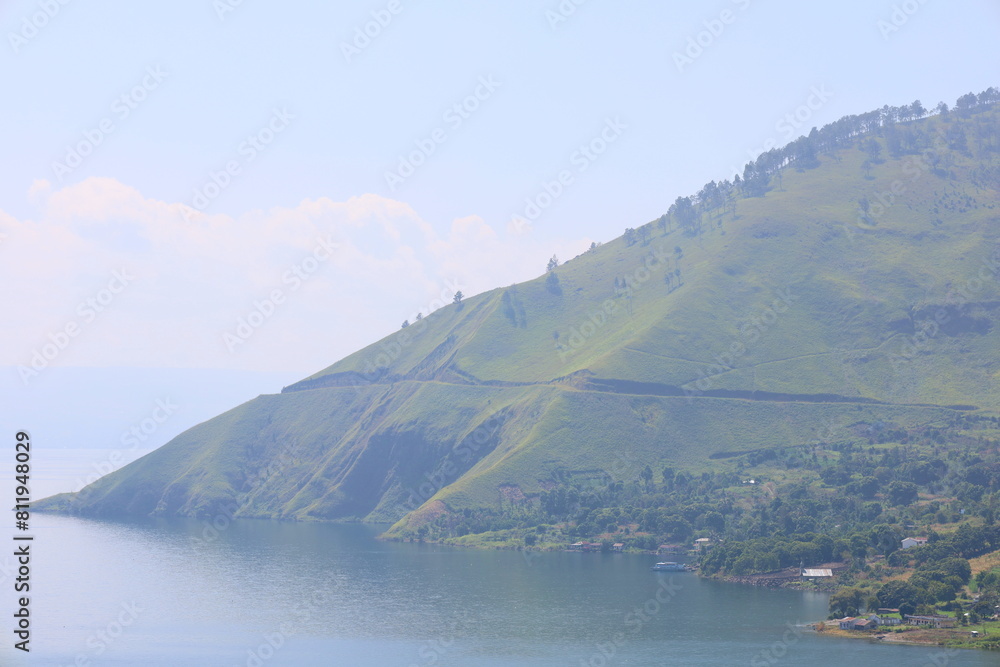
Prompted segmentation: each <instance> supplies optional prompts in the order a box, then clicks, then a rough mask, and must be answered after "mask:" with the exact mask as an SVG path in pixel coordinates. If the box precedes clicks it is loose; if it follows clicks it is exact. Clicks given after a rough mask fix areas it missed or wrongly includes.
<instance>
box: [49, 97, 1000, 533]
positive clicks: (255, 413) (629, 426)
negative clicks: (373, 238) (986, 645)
mask: <svg viewBox="0 0 1000 667" xmlns="http://www.w3.org/2000/svg"><path fill="white" fill-rule="evenodd" d="M900 125H901V127H902V128H903V130H898V131H900V132H902V131H904V130H905V131H907V132H911V133H916V134H917V135H918V137H923V139H922V140H919V141H918V140H914V141H912V142H908V143H912V144H913V145H914V146H918V145H919V146H920V147H919V149H918V148H914V149H912V150H904V149H901V148H900V147H899V146H896V145H895V144H894V142H893V140H892V139H891V136H890V135H891V132H890V131H889V129H888V128H885V129H884V130H883V131H881V134H879V133H877V132H876V133H872V132H869V133H868V134H865V135H861V136H858V137H856V138H854V139H852V140H851V141H846V142H842V144H841V145H837V146H835V147H833V148H830V149H829V150H825V151H823V152H822V153H821V154H819V155H816V156H813V159H811V160H809V161H808V162H807V161H805V160H799V161H798V162H792V163H791V166H785V167H783V168H782V169H779V170H775V171H774V172H773V173H772V174H771V175H770V176H769V178H768V182H769V188H765V189H763V190H758V191H752V190H751V188H750V182H749V181H747V182H746V184H745V185H743V186H740V187H735V186H734V187H733V188H732V190H731V193H730V197H729V199H728V200H727V201H726V202H723V203H718V204H717V205H714V206H710V205H708V204H707V203H705V204H703V205H700V207H699V209H698V212H697V217H696V218H692V217H690V216H688V217H686V218H685V217H684V216H683V215H681V214H680V213H678V214H676V215H675V214H673V213H671V214H670V215H667V216H664V218H662V219H661V221H654V222H652V223H649V224H647V225H643V226H640V227H639V228H638V229H636V230H629V231H628V233H627V234H626V235H625V236H623V237H620V238H617V239H615V240H613V241H611V242H608V243H606V244H603V245H600V246H595V247H594V248H592V249H591V250H590V251H588V252H586V253H584V254H583V255H581V256H579V257H577V258H575V259H573V260H571V261H569V262H567V263H566V264H564V265H562V266H559V267H557V268H556V269H555V270H554V271H552V272H551V273H548V274H546V275H543V276H541V277H539V278H537V279H535V280H532V281H528V282H525V283H521V284H518V285H512V286H509V287H504V288H499V289H495V290H492V291H490V292H487V293H484V294H480V295H478V296H476V297H472V298H469V299H466V300H465V301H463V302H462V303H461V304H457V305H450V306H447V307H445V308H442V309H440V310H438V311H437V312H435V313H432V314H431V315H429V316H427V317H425V318H423V319H422V320H420V321H418V322H417V323H415V324H413V325H411V326H409V327H407V328H405V329H402V330H400V331H398V332H396V333H394V334H393V335H391V336H389V337H387V338H385V339H384V340H382V341H379V342H377V343H374V344H373V345H371V346H369V347H367V348H364V349H362V350H359V351H358V352H356V353H355V354H353V355H350V356H348V357H346V358H345V359H343V360H341V361H339V362H337V363H335V364H334V365H332V366H330V367H329V368H327V369H325V370H323V371H320V372H319V373H316V374H315V375H312V376H310V377H308V378H305V379H304V380H302V381H301V382H298V383H296V384H294V385H292V386H290V387H286V388H285V390H284V391H283V392H282V393H281V394H279V395H272V396H261V397H259V398H257V399H255V400H253V401H250V402H249V403H246V404H245V405H242V406H240V407H238V408H236V409H234V410H232V411H230V412H227V413H225V414H224V415H220V416H219V417H217V418H215V419H213V420H211V421H209V422H206V423H204V424H201V425H199V426H197V427H195V428H193V429H191V430H189V431H187V432H185V433H184V434H182V435H180V436H178V437H177V438H176V439H174V440H173V441H171V442H170V443H168V444H167V445H165V446H164V447H162V448H161V449H159V450H157V451H156V452H153V453H152V454H150V455H148V456H146V457H144V458H142V459H140V460H138V461H136V462H134V463H132V464H131V465H129V466H126V467H125V468H123V469H122V470H120V471H117V472H115V473H113V474H111V475H109V476H107V477H105V478H102V479H101V480H99V481H97V482H96V483H94V484H93V485H91V486H89V487H87V488H86V489H84V490H83V491H82V492H81V493H79V494H75V495H63V496H58V497H55V498H53V499H50V500H48V501H45V502H43V503H39V504H37V505H36V508H38V509H44V508H49V509H59V510H65V511H75V512H80V513H84V514H96V515H148V514H162V515H188V516H199V515H211V514H214V513H219V512H230V513H232V514H234V515H239V516H255V517H274V518H289V519H347V518H357V519H366V520H393V521H395V520H401V521H400V523H399V524H398V525H397V527H396V529H395V530H396V532H403V531H407V530H411V529H413V528H414V527H415V526H419V525H420V524H421V522H423V521H426V520H428V518H430V517H433V516H435V515H437V514H440V513H442V512H454V511H460V510H462V509H466V508H474V507H482V506H490V505H496V504H500V505H501V506H502V504H503V503H504V502H505V501H508V500H516V501H518V502H531V501H532V499H533V498H535V497H537V495H538V494H539V493H540V492H541V491H543V490H544V489H546V488H547V487H548V486H549V485H551V484H552V481H553V480H555V479H558V478H560V476H566V475H575V476H588V475H592V476H595V477H598V476H605V477H606V476H608V475H610V476H616V475H619V476H621V477H622V478H630V479H631V478H634V477H635V476H636V475H637V474H638V471H639V470H642V469H643V468H644V467H645V466H647V465H649V466H652V467H653V468H654V469H657V470H658V469H660V468H662V467H663V466H665V465H670V466H675V467H680V468H683V469H685V470H689V471H692V472H700V471H706V470H711V469H712V466H713V464H714V463H713V462H715V461H717V460H718V459H719V458H720V457H725V456H728V455H732V454H733V453H734V452H746V451H752V450H757V449H762V448H771V447H784V446H795V445H802V444H805V443H809V442H814V441H817V440H823V439H825V438H829V437H833V436H831V435H830V433H835V432H836V429H837V428H838V427H840V428H842V427H846V426H847V425H851V424H858V423H886V424H894V425H898V426H899V427H901V428H913V427H916V426H919V425H921V424H928V423H934V422H935V421H939V420H943V419H947V418H948V416H949V415H951V414H954V413H955V412H956V410H958V411H969V410H976V409H979V410H984V411H989V412H996V411H998V410H1000V401H998V396H1000V392H998V391H997V380H998V377H1000V360H998V354H997V352H998V351H1000V326H998V324H1000V290H998V281H997V277H998V276H1000V152H998V148H1000V146H998V142H997V137H996V134H997V133H996V130H997V128H998V126H1000V116H998V113H997V110H996V109H994V108H990V109H986V110H983V111H982V112H980V113H977V114H967V115H961V114H957V113H950V114H947V115H938V116H934V117H930V118H924V119H922V120H917V121H913V122H910V123H905V124H900ZM956 128H957V131H956ZM984 128H985V129H984ZM991 128H992V129H991ZM893 131H897V130H893ZM958 131H960V132H961V133H962V134H963V136H966V137H967V139H966V143H965V145H964V148H963V144H962V141H961V140H959V139H957V138H956V137H957V136H958V133H957V132H958ZM870 141H875V142H876V143H877V144H878V151H876V150H875V149H874V148H872V147H871V145H870V144H869V143H866V142H870ZM921 141H923V144H921ZM862 148H863V149H864V150H860V149H862ZM876 152H878V153H879V154H880V157H878V158H877V159H876V158H875V157H874V155H875V153H876ZM796 164H799V165H806V166H804V167H803V168H801V169H796V168H795V165H796ZM749 173H750V171H749V166H748V174H749ZM754 179H755V180H754V181H753V182H754V183H755V184H756V185H755V187H757V186H758V185H759V177H754ZM751 194H754V195H756V196H751ZM706 201H707V199H706ZM661 223H662V224H661ZM831 425H834V427H831ZM626 471H628V472H627V473H626Z"/></svg>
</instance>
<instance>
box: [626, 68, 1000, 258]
mask: <svg viewBox="0 0 1000 667" xmlns="http://www.w3.org/2000/svg"><path fill="white" fill-rule="evenodd" d="M998 102H1000V90H997V89H996V88H988V89H987V90H984V91H983V92H981V93H978V94H976V93H966V94H965V95H962V96H961V97H959V98H958V101H957V102H956V103H955V107H954V109H949V107H948V105H947V104H945V103H944V102H941V103H940V104H938V105H937V107H935V108H934V110H933V112H931V111H928V110H927V109H926V108H925V107H924V105H923V104H922V103H921V102H920V100H915V101H914V102H912V103H911V104H904V105H903V106H898V107H896V106H889V105H886V106H883V107H882V108H881V109H875V110H873V111H869V112H867V113H862V114H855V115H850V116H844V117H843V118H840V119H838V120H836V121H834V122H832V123H829V124H827V125H825V126H823V127H822V128H815V127H814V128H813V129H812V130H811V131H810V132H809V134H808V135H804V136H801V137H799V138H798V139H795V140H794V141H792V142H791V143H789V144H787V145H785V146H782V147H778V148H772V149H770V150H768V151H765V152H764V153H762V154H760V155H759V156H758V157H757V158H756V159H755V160H751V161H750V162H748V163H747V164H746V165H745V166H744V168H743V173H742V174H736V175H735V176H734V177H733V179H732V180H731V181H730V180H723V181H721V182H716V181H714V180H713V181H711V182H709V183H707V184H706V185H705V186H704V187H702V188H701V190H699V191H698V193H697V194H695V195H694V196H690V197H678V198H677V199H676V200H675V201H674V203H673V204H672V205H671V206H670V209H669V210H668V211H667V212H666V213H665V214H663V215H662V216H660V217H659V218H657V219H656V220H654V221H653V222H650V223H648V224H646V225H643V226H641V227H638V228H631V227H630V228H628V229H626V230H625V237H624V239H625V243H626V244H627V245H634V244H636V243H642V244H646V243H649V239H650V237H651V235H652V227H653V226H654V225H655V226H656V227H658V228H659V229H660V231H661V232H662V233H663V234H666V233H667V232H668V231H669V230H670V229H671V227H672V226H673V227H674V228H677V229H680V230H682V231H683V232H685V233H686V234H688V235H691V236H695V235H698V234H701V233H702V231H703V227H702V223H703V218H704V216H705V215H706V214H709V213H711V212H713V211H718V212H719V213H720V215H721V214H724V213H726V212H728V213H730V214H731V215H732V216H733V217H735V216H736V201H737V199H738V197H763V196H764V195H765V194H766V193H767V192H768V191H769V190H770V189H771V179H772V178H773V177H775V176H777V177H779V178H780V175H781V171H782V170H783V169H786V168H789V167H794V168H796V169H798V170H805V169H813V168H815V167H818V166H819V164H820V162H819V156H820V155H831V154H833V153H834V152H835V151H837V150H839V149H842V148H846V147H849V146H851V145H853V144H855V143H857V145H858V148H859V149H861V150H862V151H864V152H866V153H867V154H868V156H869V158H868V160H866V161H865V165H864V167H863V168H864V169H866V170H870V169H871V165H873V164H878V163H879V162H880V161H882V157H881V156H882V151H883V145H882V142H880V141H879V140H878V138H877V137H881V138H882V139H883V140H884V142H885V148H886V150H887V151H888V153H889V155H890V156H891V157H893V158H899V157H901V156H903V155H906V154H918V153H920V152H922V151H925V150H927V149H928V148H930V147H932V145H933V141H934V139H933V137H932V135H931V133H930V131H929V130H928V129H926V128H920V127H918V126H916V125H913V124H911V123H910V121H914V120H918V119H920V118H924V117H925V116H927V115H928V114H930V113H936V114H938V115H939V116H941V117H942V119H943V120H945V121H950V119H951V115H955V116H958V117H959V118H963V119H965V118H971V117H972V116H974V115H975V114H978V113H981V112H983V111H987V110H989V109H991V108H993V107H994V106H995V105H996V104H997V103H998ZM967 128H969V129H971V131H972V133H973V139H974V140H975V142H976V147H977V150H980V151H982V150H994V151H996V150H1000V144H998V140H997V127H996V123H994V122H974V123H971V124H969V123H963V124H954V125H951V126H950V127H948V128H946V129H945V130H944V140H945V142H946V144H947V145H948V147H949V148H950V149H951V150H955V151H958V152H961V153H968V152H969V145H968V135H967V133H966V130H967ZM938 159H940V158H939V156H936V155H935V156H932V160H933V161H935V162H936V161H937V160H938ZM932 166H933V167H934V168H938V165H936V164H935V165H932ZM720 222H721V221H720Z"/></svg>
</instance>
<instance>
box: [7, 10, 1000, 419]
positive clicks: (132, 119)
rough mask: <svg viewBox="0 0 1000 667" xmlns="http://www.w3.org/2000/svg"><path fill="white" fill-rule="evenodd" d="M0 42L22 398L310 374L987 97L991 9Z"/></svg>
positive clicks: (239, 29)
mask: <svg viewBox="0 0 1000 667" xmlns="http://www.w3.org/2000/svg"><path fill="white" fill-rule="evenodd" d="M0 28H2V33H3V36H4V40H3V41H4V43H3V44H2V45H0V83H2V90H3V91H4V92H5V94H6V95H5V103H4V104H3V105H2V107H0V120H2V122H0V132H2V134H3V143H2V151H3V162H2V174H0V176H2V178H0V234H3V237H2V238H0V279H2V294H3V304H4V315H5V322H4V326H3V328H2V329H0V354H2V359H0V365H3V366H6V367H7V370H6V373H7V376H6V378H5V380H4V381H3V385H2V386H3V391H4V392H6V394H7V396H8V398H9V397H10V396H11V393H16V395H17V396H19V397H20V399H21V400H22V401H27V402H28V404H29V405H31V404H32V401H34V400H36V399H35V398H33V396H34V395H33V394H32V393H31V392H32V391H37V389H33V386H34V385H33V383H35V382H36V381H38V380H40V376H29V377H28V378H27V380H26V381H25V379H24V378H23V377H22V375H23V372H22V373H21V374H19V373H18V369H17V367H18V366H25V367H29V366H30V364H31V360H32V358H33V356H35V355H36V353H41V354H43V355H44V353H45V352H48V353H49V354H48V355H47V356H49V357H51V359H45V363H46V364H47V365H48V368H45V369H42V370H41V372H40V373H41V374H42V375H43V374H44V373H45V372H46V371H49V370H51V367H53V366H82V367H99V368H100V367H143V368H156V367H159V368H163V367H175V368H189V369H223V370H225V369H230V370H236V369H239V370H245V371H278V372H282V373H289V374H290V375H292V376H294V375H295V374H306V373H310V372H313V371H315V370H318V369H319V368H322V367H325V366H327V365H328V364H330V363H332V362H334V361H336V360H337V359H338V358H340V357H342V356H344V355H346V354H348V353H350V352H352V351H353V350H355V349H357V348H358V347H360V346H362V345H365V344H367V343H369V342H372V341H374V340H376V339H377V338H380V337H382V336H383V335H386V334H388V333H390V332H392V331H393V330H394V329H396V328H398V326H399V324H400V322H402V320H403V319H405V318H412V316H413V315H415V314H416V313H417V312H421V311H422V312H425V313H426V312H427V311H428V310H431V309H433V308H435V307H437V306H438V305H439V304H440V303H442V302H443V301H450V298H451V294H452V293H453V292H454V291H455V290H456V289H461V290H462V291H463V292H465V293H466V294H467V295H468V294H474V293H477V292H481V291H484V290H487V289H490V288H493V287H497V286H500V285H506V284H510V283H512V282H515V281H519V280H524V279H527V278H532V277H535V276H537V275H539V274H540V273H542V272H543V270H544V267H545V261H546V259H547V258H548V257H549V256H551V255H552V254H553V253H555V254H557V255H558V256H559V257H560V259H568V258H570V257H572V256H573V255H575V254H577V253H579V252H580V251H582V250H583V249H584V248H585V247H586V246H588V245H589V244H590V242H591V241H592V240H608V239H611V238H614V237H616V236H618V235H620V234H621V232H622V230H623V229H624V228H625V227H626V226H634V225H637V224H642V223H644V222H647V221H649V220H651V219H653V218H655V217H657V216H659V215H660V214H661V213H663V212H664V211H666V209H667V208H668V206H669V205H670V203H671V202H672V201H673V199H674V198H676V197H677V196H678V195H687V194H692V193H694V192H695V191H696V190H697V189H699V188H700V187H701V185H703V184H704V183H705V182H706V181H708V180H711V179H721V178H728V177H731V176H732V174H733V173H734V171H736V170H738V169H741V168H742V165H743V164H744V163H745V162H746V161H747V160H748V159H749V158H751V157H752V156H753V155H755V154H756V153H757V152H759V151H760V150H761V149H762V148H763V147H765V146H766V145H767V142H768V141H770V142H772V143H773V144H778V145H780V144H784V143H786V142H787V141H788V140H791V139H793V138H795V137H796V136H798V135H799V134H800V133H806V132H808V130H809V129H810V128H811V127H812V126H814V125H823V124H825V123H828V122H830V121H833V120H835V119H837V118H839V117H840V116H843V115H846V114H850V113H860V112H863V111H867V110H870V109H872V108H876V107H880V106H882V105H883V104H893V105H898V104H903V103H909V102H912V101H913V100H914V99H920V100H921V101H922V102H923V103H924V105H925V106H927V107H933V106H934V105H935V104H937V102H939V101H941V100H944V101H946V102H948V103H949V104H953V103H954V101H955V99H956V98H957V97H958V96H960V95H961V94H963V93H966V92H969V91H976V92H978V91H980V90H983V89H985V88H987V87H989V86H992V85H997V84H998V83H1000V81H998V80H997V79H996V76H997V70H996V65H997V62H998V55H1000V43H998V41H997V39H996V35H997V31H998V28H1000V5H998V3H996V2H995V1H994V0H965V1H963V2H957V3H954V2H953V3H945V2H943V1H941V0H922V1H918V0H909V1H908V2H894V1H891V0H886V1H884V2H880V1H872V0H863V1H862V0H842V1H841V2H837V3H806V2H801V1H792V0H782V1H778V0H772V1H771V2H763V1H761V0H717V1H714V2H699V3H694V2H688V3H679V2H653V1H648V2H646V1H638V0H636V1H626V2H614V3H612V2H609V1H607V0H563V2H559V1H558V0H551V1H541V2H529V1H527V0H507V1H505V2H502V3H501V2H490V3H487V2H470V1H469V0H465V1H463V2H458V1H457V0H454V1H440V2H434V1H432V0H412V1H408V0H391V1H387V0H381V1H365V2H335V3H334V2H318V1H302V2H283V3H276V2H264V1H263V0H242V1H240V0H215V1H213V0H174V1H173V2H169V3H137V2H125V1H124V0H122V1H104V2H82V1H75V2H74V1H72V0H33V1H24V2H21V1H15V2H5V3H2V4H0ZM366 33H367V34H366ZM401 161H402V162H401ZM560 172H565V173H564V177H565V178H564V184H563V185H560V186H558V187H556V186H554V185H553V184H552V182H554V181H556V180H557V178H558V176H559V175H560ZM546 184H548V189H549V191H550V192H546ZM560 189H561V191H560ZM550 194H554V195H555V196H552V197H550V196H549V195H550ZM528 201H533V202H535V205H536V206H537V207H538V208H537V210H533V209H532V208H531V207H530V206H528ZM526 215H527V216H528V217H530V218H532V220H531V221H530V224H515V222H514V221H515V218H516V216H526ZM254 311H259V312H261V313H263V314H262V315H253V316H252V313H253V312H254ZM251 317H252V318H253V321H254V322H255V323H258V324H259V326H252V327H250V329H247V328H246V327H244V328H243V329H242V330H241V329H240V328H239V322H240V319H241V318H243V319H244V320H249V319H250V318H251ZM241 331H242V334H246V333H248V332H249V334H250V335H248V336H244V335H242V334H241ZM63 334H64V335H63ZM234 337H235V340H234ZM62 343H65V345H62ZM46 345H49V346H50V347H49V348H48V349H47V350H46V349H45V346H46ZM53 345H54V346H56V347H57V348H59V349H58V351H57V353H55V354H53V352H54V350H55V348H53V347H51V346H53ZM36 365H40V364H36ZM241 377H244V376H241ZM240 382H245V380H240ZM277 388H278V387H270V389H272V390H276V389H277ZM255 389H256V388H255ZM264 389H265V388H264V387H261V388H260V390H264ZM96 390H97V391H100V390H101V388H100V387H97V388H96ZM145 391H148V393H149V395H150V396H151V397H152V396H154V395H156V392H155V390H153V389H148V390H145ZM248 391H249V389H248ZM0 398H2V397H0ZM81 400H85V399H83V398H81ZM41 401H42V394H38V398H37V401H36V403H34V405H36V407H37V406H39V405H41V404H42V403H41ZM5 403H7V404H9V401H5ZM44 407H46V408H47V407H48V406H44Z"/></svg>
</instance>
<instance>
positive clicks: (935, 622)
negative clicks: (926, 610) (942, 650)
mask: <svg viewBox="0 0 1000 667" xmlns="http://www.w3.org/2000/svg"><path fill="white" fill-rule="evenodd" d="M905 618H906V622H907V623H909V624H910V625H921V626H926V627H931V628H953V627H955V625H956V624H957V623H958V621H956V620H955V619H954V618H952V617H951V616H911V615H909V614H906V617H905Z"/></svg>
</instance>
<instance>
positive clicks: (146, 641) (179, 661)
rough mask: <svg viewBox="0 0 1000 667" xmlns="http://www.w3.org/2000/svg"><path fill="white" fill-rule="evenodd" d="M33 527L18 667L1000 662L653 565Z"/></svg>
mask: <svg viewBox="0 0 1000 667" xmlns="http://www.w3.org/2000/svg"><path fill="white" fill-rule="evenodd" d="M32 521H33V527H34V529H35V530H34V533H35V535H36V541H35V543H34V546H33V547H32V548H33V551H34V554H33V561H32V574H31V576H32V602H31V605H32V612H33V613H32V619H33V636H32V644H31V646H32V652H31V654H30V657H29V659H27V660H25V659H24V657H23V655H20V652H18V651H14V650H12V648H11V645H12V643H13V642H12V640H11V639H10V637H11V636H10V635H9V634H8V635H7V638H6V639H5V640H4V642H3V646H2V647H0V664H3V665H130V666H132V665H144V666H151V665H220V666H232V667H236V666H239V667H246V666H257V667H263V666H265V665H266V666H268V667H271V666H273V665H372V666H378V667H381V666H383V665H385V666H390V665H392V666H400V667H410V666H412V665H417V666H420V667H424V666H428V667H429V666H431V665H435V666H451V665H454V666H469V665H526V666H528V667H534V666H541V665H546V666H548V665H567V666H574V667H576V666H578V665H593V666H595V667H600V666H602V665H770V664H785V665H810V666H811V667H821V666H825V665H879V666H885V665H915V666H919V665H944V664H947V665H949V666H960V665H961V666H965V665H997V664H1000V656H998V655H996V654H988V653H978V652H971V651H963V652H955V655H945V654H944V653H942V650H941V649H926V648H919V647H912V646H884V645H876V644H871V643H869V642H867V641H861V640H855V641H852V640H838V639H833V638H830V637H820V636H816V635H815V634H811V633H808V632H805V633H801V632H799V631H798V629H797V628H796V627H795V626H796V625H797V624H799V623H805V622H807V621H812V620H816V619H820V618H823V617H824V616H825V615H826V596H825V595H820V594H803V593H797V592H792V591H782V590H764V589H756V588H750V587H743V586H737V585H731V584H722V583H717V582H710V581H702V580H699V579H698V578H697V577H695V576H694V575H690V574H683V573H680V574H660V573H653V572H650V571H649V566H650V564H651V563H652V562H653V560H655V559H653V558H652V557H648V556H646V557H641V556H629V555H587V554H571V553H553V554H539V555H535V556H534V557H531V558H526V557H525V554H521V553H517V552H494V551H472V550H459V549H449V548H443V547H437V546H432V545H420V544H393V543H381V542H378V541H376V540H375V539H374V536H375V534H376V533H377V530H376V529H375V528H373V527H370V526H354V525H351V526H340V525H311V524H284V523H274V522H263V521H238V522H234V523H233V524H232V525H230V526H229V527H228V528H226V529H225V530H223V531H221V532H220V533H219V534H218V535H217V537H215V538H214V539H212V540H210V541H208V542H207V543H204V544H201V545H198V546H195V545H194V544H193V542H192V537H198V536H201V535H202V531H203V530H204V528H205V526H204V524H202V523H199V522H196V521H188V520H160V521H149V522H140V523H121V522H105V521H90V520H83V519H74V518H64V517H54V516H44V515H35V516H33V517H32ZM9 562H10V561H9V560H6V561H5V560H3V558H0V579H2V580H3V584H2V586H0V590H2V591H4V593H3V595H2V604H3V606H4V610H5V612H6V613H7V614H8V615H7V616H6V617H7V618H11V616H10V615H9V614H10V613H12V611H11V609H12V605H13V597H14V594H13V592H12V590H11V588H12V585H11V584H12V582H11V578H10V574H9ZM7 625H8V627H12V624H11V623H10V622H8V623H7Z"/></svg>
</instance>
